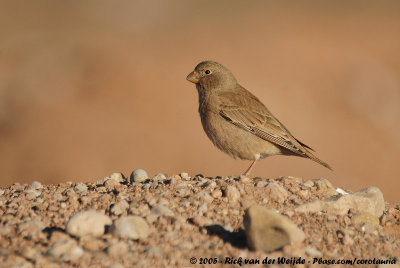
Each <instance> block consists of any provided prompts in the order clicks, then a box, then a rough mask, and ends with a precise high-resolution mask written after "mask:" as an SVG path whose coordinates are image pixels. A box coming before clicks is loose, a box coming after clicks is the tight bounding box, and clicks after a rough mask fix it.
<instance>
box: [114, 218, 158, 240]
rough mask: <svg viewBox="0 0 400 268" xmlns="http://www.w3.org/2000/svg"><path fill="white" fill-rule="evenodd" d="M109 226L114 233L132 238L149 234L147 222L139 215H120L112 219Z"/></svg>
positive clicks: (139, 237) (140, 237) (144, 236)
mask: <svg viewBox="0 0 400 268" xmlns="http://www.w3.org/2000/svg"><path fill="white" fill-rule="evenodd" d="M111 228H112V232H113V234H114V235H116V236H118V237H121V238H128V239H133V240H137V239H142V238H146V237H148V236H149V234H150V228H149V226H148V224H147V222H146V221H145V220H144V219H143V218H141V217H139V216H126V217H121V218H119V219H118V220H116V221H114V223H113V225H112V227H111Z"/></svg>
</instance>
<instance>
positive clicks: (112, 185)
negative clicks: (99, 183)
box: [104, 179, 121, 190]
mask: <svg viewBox="0 0 400 268" xmlns="http://www.w3.org/2000/svg"><path fill="white" fill-rule="evenodd" d="M118 185H121V183H120V182H118V181H116V180H112V179H108V180H106V181H105V182H104V187H105V188H106V189H108V190H113V189H115V187H116V186H118Z"/></svg>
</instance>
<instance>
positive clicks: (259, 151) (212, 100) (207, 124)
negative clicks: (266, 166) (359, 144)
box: [186, 61, 331, 176]
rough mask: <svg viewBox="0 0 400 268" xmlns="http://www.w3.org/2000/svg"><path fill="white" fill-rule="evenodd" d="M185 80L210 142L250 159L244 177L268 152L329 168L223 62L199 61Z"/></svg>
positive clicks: (221, 148)
mask: <svg viewBox="0 0 400 268" xmlns="http://www.w3.org/2000/svg"><path fill="white" fill-rule="evenodd" d="M186 79H187V80H189V81H190V82H192V83H195V84H196V88H197V91H198V93H199V113H200V117H201V123H202V124H203V128H204V131H205V132H206V133H207V136H208V137H209V138H210V139H211V141H212V142H213V143H214V145H215V146H217V147H218V148H219V149H220V150H221V151H223V152H225V153H227V154H229V155H230V156H232V157H233V158H235V159H236V158H240V159H244V160H253V163H252V164H251V166H250V167H249V168H248V169H247V171H246V172H245V175H246V176H248V175H249V174H250V171H251V169H252V167H253V165H254V164H255V162H256V161H257V160H258V159H263V158H265V157H267V156H271V155H295V156H300V157H305V158H309V159H311V160H313V161H315V162H317V163H319V164H321V165H323V166H324V167H327V168H329V169H331V168H330V166H329V165H328V164H327V163H325V162H323V161H322V160H320V159H318V158H317V157H316V156H314V155H313V154H312V153H311V152H310V150H312V149H311V148H310V147H308V146H307V145H305V144H304V143H302V142H300V141H299V140H297V139H296V138H295V137H293V135H292V134H291V133H290V132H289V130H287V128H286V127H285V126H284V125H283V124H282V123H281V122H279V120H278V119H276V118H275V117H274V116H273V115H272V114H271V112H270V111H269V110H268V109H267V108H266V107H265V106H264V104H262V103H261V102H260V101H259V100H258V99H257V98H256V97H255V96H254V95H253V94H251V93H250V92H249V91H248V90H246V89H245V88H243V87H242V86H241V85H239V84H238V83H237V81H236V79H235V77H234V76H233V74H232V73H231V72H230V71H229V70H228V69H227V68H225V67H224V66H223V65H221V64H219V63H217V62H213V61H203V62H201V63H199V64H198V65H197V66H196V68H195V69H194V71H193V72H191V73H190V74H189V75H188V76H187V78H186Z"/></svg>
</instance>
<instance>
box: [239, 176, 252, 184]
mask: <svg viewBox="0 0 400 268" xmlns="http://www.w3.org/2000/svg"><path fill="white" fill-rule="evenodd" d="M239 181H240V182H241V183H250V182H251V179H250V178H249V177H247V176H245V175H240V177H239Z"/></svg>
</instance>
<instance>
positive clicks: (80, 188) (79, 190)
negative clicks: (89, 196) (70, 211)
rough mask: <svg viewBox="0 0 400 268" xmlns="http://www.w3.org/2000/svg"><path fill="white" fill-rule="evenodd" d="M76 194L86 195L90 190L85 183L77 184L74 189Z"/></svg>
mask: <svg viewBox="0 0 400 268" xmlns="http://www.w3.org/2000/svg"><path fill="white" fill-rule="evenodd" d="M74 190H75V192H77V193H86V192H87V190H88V187H87V186H86V184H84V183H81V182H80V183H77V184H76V185H75V187H74Z"/></svg>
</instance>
